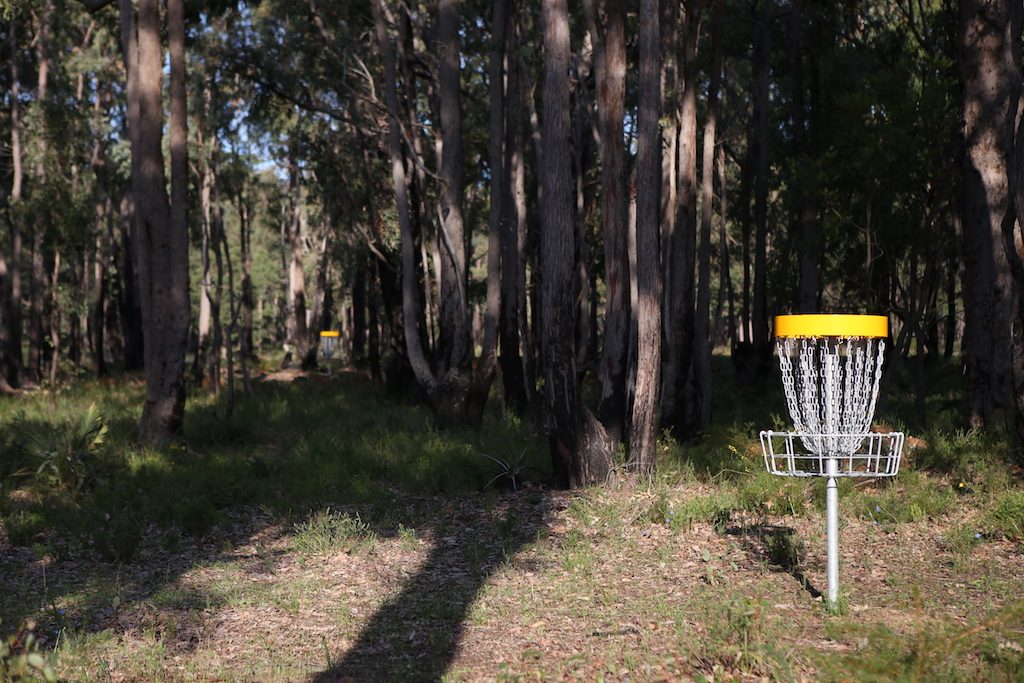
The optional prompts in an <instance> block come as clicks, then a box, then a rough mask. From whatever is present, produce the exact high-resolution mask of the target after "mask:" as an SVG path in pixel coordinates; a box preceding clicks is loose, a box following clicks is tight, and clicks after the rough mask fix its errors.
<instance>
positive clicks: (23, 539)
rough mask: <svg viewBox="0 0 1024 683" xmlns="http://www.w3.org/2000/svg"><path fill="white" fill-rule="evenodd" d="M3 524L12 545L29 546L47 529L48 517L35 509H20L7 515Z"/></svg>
mask: <svg viewBox="0 0 1024 683" xmlns="http://www.w3.org/2000/svg"><path fill="white" fill-rule="evenodd" d="M3 525H4V531H6V532H7V540H8V542H9V543H10V544H11V545H17V546H24V547H28V546H30V545H32V544H33V543H34V542H35V541H36V537H38V536H39V534H41V533H42V532H43V531H45V530H46V519H45V518H44V517H43V515H42V514H41V513H39V512H35V511H33V510H18V511H16V512H12V513H11V514H9V515H7V516H6V517H5V518H4V520H3Z"/></svg>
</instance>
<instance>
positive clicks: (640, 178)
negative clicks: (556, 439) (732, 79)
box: [629, 0, 661, 474]
mask: <svg viewBox="0 0 1024 683" xmlns="http://www.w3.org/2000/svg"><path fill="white" fill-rule="evenodd" d="M658 19H659V13H658V2H657V0H641V2H640V83H639V86H640V104H639V114H638V116H637V119H638V123H637V161H636V164H637V171H636V185H637V187H636V252H637V278H636V280H637V312H636V320H637V363H636V364H637V371H636V389H635V395H634V397H633V419H632V424H631V428H630V433H629V457H630V461H631V462H632V463H633V465H634V467H635V468H636V469H637V471H639V472H642V473H644V474H649V473H651V472H653V471H654V458H655V455H656V446H657V428H658V393H659V392H660V390H661V273H660V272H659V258H658V240H659V236H660V230H659V220H658V218H659V216H660V215H661V201H660V196H659V192H660V190H661V134H660V132H659V130H658V119H659V117H660V116H661V84H660V76H661V65H660V57H659V52H660V48H661V35H660V33H659V25H658Z"/></svg>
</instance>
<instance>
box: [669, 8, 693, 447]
mask: <svg viewBox="0 0 1024 683" xmlns="http://www.w3.org/2000/svg"><path fill="white" fill-rule="evenodd" d="M700 4H701V2H700V1H699V0H687V2H686V3H685V4H684V13H683V24H682V31H681V36H682V42H681V43H680V51H681V54H682V59H681V62H682V65H681V66H682V80H683V83H682V88H681V90H679V95H678V102H677V111H676V116H677V118H678V120H679V137H678V140H677V142H676V145H677V149H678V154H679V167H678V174H679V179H678V182H677V183H676V192H677V195H676V212H677V213H676V220H675V226H674V228H673V230H672V231H671V232H670V233H668V234H667V235H666V237H665V251H666V253H665V270H666V273H667V276H666V283H665V297H666V300H667V303H666V305H665V306H664V310H665V311H666V319H665V326H664V327H665V332H664V334H665V358H664V367H663V376H662V403H661V411H662V416H663V421H664V423H665V424H666V425H669V426H671V427H673V428H674V429H675V431H676V436H677V437H682V436H683V435H684V434H685V433H686V432H687V431H688V430H689V428H690V423H692V421H693V420H692V409H693V400H692V397H688V396H687V394H689V393H691V392H692V386H693V384H692V382H691V381H690V379H689V378H690V369H691V366H692V360H693V359H692V354H693V342H694V313H695V311H694V303H695V294H696V292H695V289H696V288H695V281H696V278H695V267H696V245H697V189H696V188H697V43H698V40H699V38H700V13H699V8H700Z"/></svg>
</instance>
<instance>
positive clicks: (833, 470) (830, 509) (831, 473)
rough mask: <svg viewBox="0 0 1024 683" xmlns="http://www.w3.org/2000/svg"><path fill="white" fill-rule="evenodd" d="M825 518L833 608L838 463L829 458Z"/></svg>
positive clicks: (836, 575) (836, 594) (836, 571)
mask: <svg viewBox="0 0 1024 683" xmlns="http://www.w3.org/2000/svg"><path fill="white" fill-rule="evenodd" d="M826 468H827V469H826V474H828V481H827V482H826V484H825V516H826V519H827V525H828V564H827V565H826V567H827V570H828V603H829V605H830V606H832V607H834V606H835V604H836V601H837V600H838V599H839V486H838V484H837V482H836V474H838V472H839V462H838V461H837V460H836V459H835V458H829V459H828V463H827V465H826Z"/></svg>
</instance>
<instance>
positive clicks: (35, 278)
mask: <svg viewBox="0 0 1024 683" xmlns="http://www.w3.org/2000/svg"><path fill="white" fill-rule="evenodd" d="M52 24H53V0H44V2H43V7H42V14H41V16H40V17H39V26H38V31H37V35H36V40H35V43H36V60H37V62H38V65H37V74H36V104H37V106H39V107H42V108H43V111H44V112H45V108H46V104H47V98H48V95H49V72H50V33H51V29H52ZM46 119H47V117H46V116H45V115H43V116H42V117H41V119H40V121H41V124H42V125H41V128H40V130H39V137H40V138H41V139H42V140H45V139H46V137H47V135H48V133H47V120H46ZM43 149H45V145H40V150H43ZM46 171H47V168H46V159H45V157H44V154H42V153H40V154H38V155H37V157H36V167H35V174H34V178H33V181H34V183H35V184H36V186H37V189H36V191H37V192H39V191H42V192H45V191H46V190H45V188H46ZM49 225H50V216H49V214H48V213H47V212H46V211H45V210H43V212H42V213H41V214H40V215H39V216H38V217H37V220H36V225H35V228H34V230H33V234H32V270H31V275H32V277H31V278H30V279H29V287H28V290H29V325H28V329H29V335H28V337H29V338H28V343H29V347H28V367H29V371H30V373H31V375H32V377H33V378H34V379H35V380H36V381H41V380H42V379H43V363H44V360H45V359H46V358H47V353H46V349H45V348H44V346H45V344H46V343H47V342H48V341H49V340H50V339H52V332H51V330H50V325H49V323H50V322H51V320H52V318H51V319H47V318H46V317H45V310H44V309H45V303H44V297H45V295H46V289H47V285H48V284H50V282H49V281H50V279H51V278H50V274H49V273H47V267H46V263H47V261H48V259H47V257H46V255H45V254H44V253H43V249H44V247H45V244H44V241H45V238H46V231H47V228H48V227H49ZM52 284H54V285H56V284H57V282H56V281H55V280H54V281H53V283H52ZM53 352H54V349H53V347H52V345H51V347H50V354H49V355H50V356H51V357H52V355H53ZM51 363H52V358H51ZM46 374H47V375H53V374H54V373H53V372H47V373H46Z"/></svg>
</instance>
